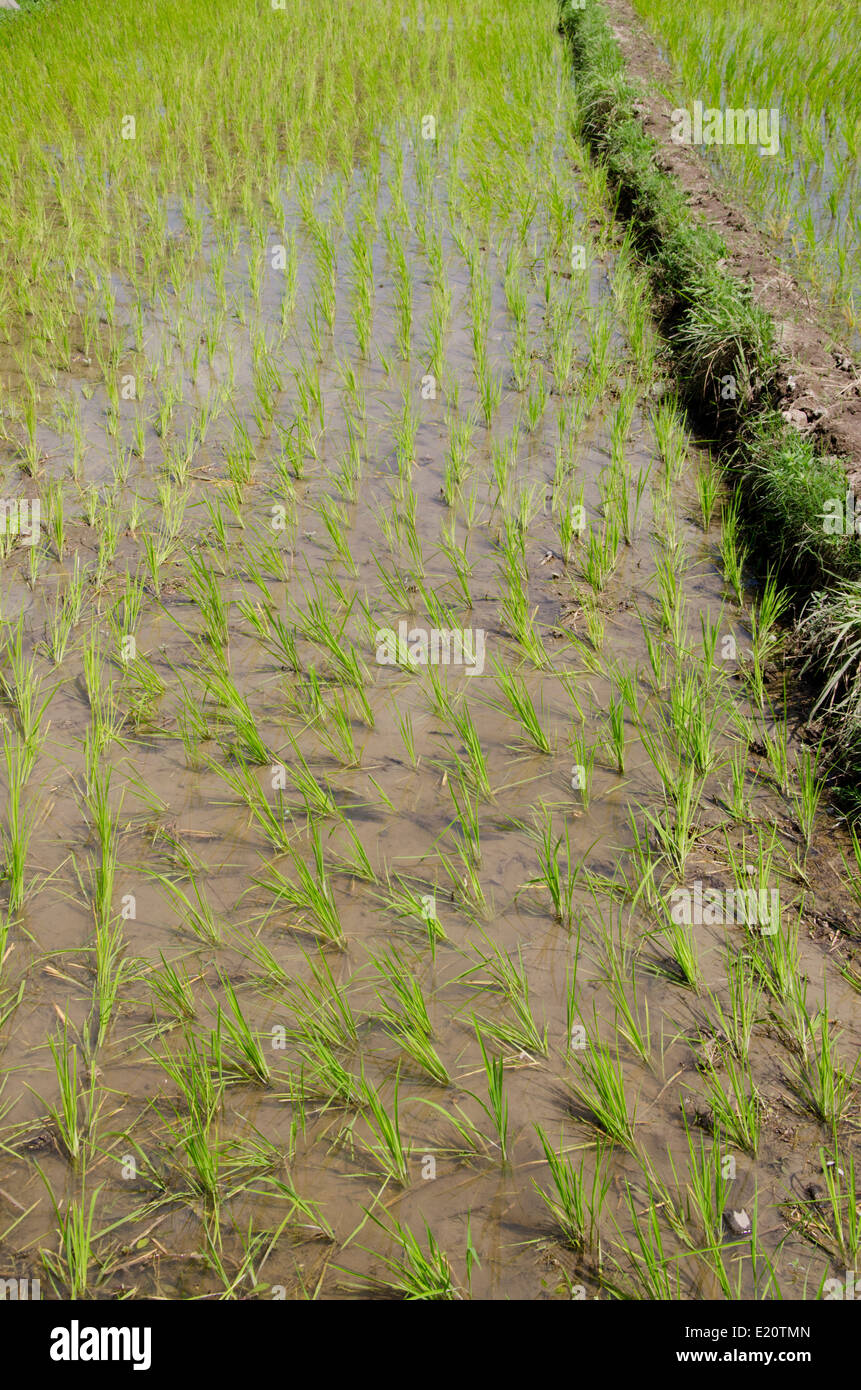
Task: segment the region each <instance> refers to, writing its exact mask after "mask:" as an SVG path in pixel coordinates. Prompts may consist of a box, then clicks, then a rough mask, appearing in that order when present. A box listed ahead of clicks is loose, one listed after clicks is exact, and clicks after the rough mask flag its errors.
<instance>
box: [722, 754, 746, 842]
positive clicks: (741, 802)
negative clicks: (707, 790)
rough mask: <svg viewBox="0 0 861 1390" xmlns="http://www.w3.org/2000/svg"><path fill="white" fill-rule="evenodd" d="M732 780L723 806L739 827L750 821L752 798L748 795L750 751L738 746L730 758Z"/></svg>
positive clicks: (728, 785)
mask: <svg viewBox="0 0 861 1390" xmlns="http://www.w3.org/2000/svg"><path fill="white" fill-rule="evenodd" d="M728 761H729V769H730V780H729V782H728V784H727V787H726V792H725V796H724V798H723V801H722V805H723V806H724V807H725V809H726V810H727V811H729V814H730V815H731V816H732V819H733V821H735V823H736V824H737V825H742V824H744V823H745V822H747V821H749V820H750V815H751V810H750V798H749V797H748V793H747V770H748V750H747V747H746V746H745V745H744V744H738V745H736V746H735V747H734V748H733V749H732V752H731V753H730V756H729V759H728Z"/></svg>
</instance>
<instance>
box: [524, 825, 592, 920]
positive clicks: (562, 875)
mask: <svg viewBox="0 0 861 1390" xmlns="http://www.w3.org/2000/svg"><path fill="white" fill-rule="evenodd" d="M526 833H527V835H528V836H529V839H530V840H531V841H532V843H533V844H534V845H535V848H536V852H537V854H538V863H539V865H540V868H541V873H540V874H539V875H538V876H537V877H536V878H530V879H527V881H526V883H525V884H524V885H523V888H522V889H520V890H518V891H519V892H523V891H525V890H526V889H527V888H537V887H544V888H546V889H547V892H548V894H549V897H550V902H551V904H552V907H553V915H554V917H555V919H556V921H557V922H561V923H562V925H563V926H564V927H566V928H567V929H568V930H569V931H570V930H571V926H572V923H573V921H574V916H575V908H574V900H575V894H576V892H577V885H578V883H579V880H580V877H581V875H582V873H583V867H584V863H585V857H582V858H581V859H579V861H578V860H576V859H575V857H574V856H573V855H572V853H571V831H570V828H569V825H568V821H567V820H566V822H565V830H564V832H563V834H562V835H556V834H554V830H553V815H552V812H550V811H547V810H545V812H544V818H543V823H542V824H539V825H536V827H535V828H534V829H527V831H526ZM563 847H564V848H563Z"/></svg>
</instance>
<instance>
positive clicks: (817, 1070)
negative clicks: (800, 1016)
mask: <svg viewBox="0 0 861 1390" xmlns="http://www.w3.org/2000/svg"><path fill="white" fill-rule="evenodd" d="M858 1066H859V1062H858V1061H857V1060H856V1062H855V1065H854V1066H853V1067H852V1070H851V1071H846V1070H845V1068H844V1067H843V1066H842V1065H841V1062H840V1058H839V1055H838V1052H837V1043H836V1037H835V1035H834V1033H833V1032H832V1028H831V1020H830V1019H829V1016H828V1002H827V1000H826V1002H825V1004H824V1006H823V1008H822V1009H821V1010H819V1012H818V1013H817V1014H816V1016H815V1017H814V1018H813V1019H812V1020H811V1022H810V1046H809V1048H808V1050H807V1052H806V1054H805V1056H804V1057H803V1058H802V1059H801V1060H800V1061H799V1062H798V1064H797V1066H796V1068H795V1072H794V1076H793V1084H794V1086H795V1089H796V1090H797V1093H798V1095H799V1097H800V1099H801V1100H802V1102H803V1103H804V1105H806V1106H807V1107H808V1109H809V1110H810V1111H811V1112H812V1113H813V1114H814V1115H815V1116H816V1118H817V1119H819V1120H821V1121H822V1123H823V1124H826V1125H831V1126H832V1128H833V1129H834V1130H835V1131H836V1127H837V1125H838V1124H839V1123H840V1121H841V1120H842V1119H843V1117H844V1115H846V1114H847V1112H848V1111H849V1108H850V1106H851V1105H853V1104H855V1103H857V1102H856V1098H855V1092H854V1081H855V1073H856V1072H857V1070H858Z"/></svg>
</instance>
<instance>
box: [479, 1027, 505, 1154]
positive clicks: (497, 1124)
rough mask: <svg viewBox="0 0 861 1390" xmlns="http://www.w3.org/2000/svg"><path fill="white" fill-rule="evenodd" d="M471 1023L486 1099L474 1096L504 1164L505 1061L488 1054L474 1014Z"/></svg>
mask: <svg viewBox="0 0 861 1390" xmlns="http://www.w3.org/2000/svg"><path fill="white" fill-rule="evenodd" d="M472 1023H473V1027H474V1028H475V1036H476V1037H477V1038H478V1045H479V1047H480V1048H481V1060H482V1062H483V1063H484V1071H485V1075H486V1077H487V1101H484V1100H482V1099H481V1097H480V1096H475V1097H474V1098H475V1099H476V1100H477V1101H478V1104H479V1105H480V1106H481V1108H482V1110H483V1111H484V1113H485V1114H486V1115H487V1116H488V1118H489V1119H490V1120H491V1121H492V1123H493V1127H494V1130H495V1133H496V1140H495V1141H494V1143H495V1145H496V1147H498V1149H499V1155H500V1158H501V1160H502V1163H503V1166H505V1165H507V1163H508V1096H507V1094H506V1091H505V1077H504V1070H505V1063H504V1061H503V1059H502V1058H501V1057H496V1056H490V1055H489V1054H488V1051H487V1048H486V1047H485V1045H484V1038H483V1037H482V1035H481V1029H480V1028H479V1026H478V1019H477V1018H476V1017H475V1015H473V1019H472Z"/></svg>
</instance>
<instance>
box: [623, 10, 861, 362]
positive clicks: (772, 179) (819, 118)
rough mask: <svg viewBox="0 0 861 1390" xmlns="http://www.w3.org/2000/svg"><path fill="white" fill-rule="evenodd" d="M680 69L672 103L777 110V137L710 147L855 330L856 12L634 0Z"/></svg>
mask: <svg viewBox="0 0 861 1390" xmlns="http://www.w3.org/2000/svg"><path fill="white" fill-rule="evenodd" d="M632 7H633V9H634V10H635V12H636V13H637V14H638V15H639V16H640V17H641V18H642V19H643V20H644V21H645V23H646V24H647V26H648V28H649V30H650V31H651V33H652V35H653V36H654V38H655V39H656V41H657V42H658V44H659V46H660V49H661V52H662V53H663V55H664V56H665V58H666V60H667V62H668V63H669V64H670V67H671V69H672V72H673V82H672V83H671V84H670V89H668V90H667V93H666V95H667V96H668V97H669V98H670V99H671V100H672V102H673V104H675V103H676V102H677V101H678V102H679V103H680V104H682V105H685V106H686V105H688V104H689V103H690V102H691V101H694V100H700V101H702V102H703V104H704V105H705V106H707V107H708V106H712V107H718V108H722V107H726V106H730V107H737V108H754V109H759V108H762V109H766V110H771V109H774V110H776V111H778V112H779V113H780V147H779V149H778V151H777V152H776V153H775V154H774V155H773V156H769V157H762V156H761V155H760V152H759V149H758V148H757V147H756V145H754V144H752V145H739V146H736V147H731V148H727V147H726V146H719V145H710V146H708V147H705V148H704V152H705V153H706V155H707V157H708V159H709V161H710V163H711V164H712V165H713V167H714V168H715V169H716V170H717V171H718V172H719V173H720V175H721V177H722V178H723V179H724V180H725V181H726V184H727V185H728V186H729V187H730V188H731V189H732V190H733V191H735V192H737V193H739V194H740V195H741V196H742V198H743V199H744V200H745V201H746V202H747V203H748V204H749V205H750V206H751V207H752V208H753V209H754V211H755V212H756V213H757V214H758V216H759V219H760V221H761V223H762V225H763V226H764V227H765V228H766V230H768V231H769V232H770V233H771V234H772V235H773V236H774V237H775V238H776V240H777V242H778V244H779V245H780V246H781V247H782V250H783V253H784V255H785V257H786V259H787V261H788V262H789V263H790V264H791V265H792V267H793V269H794V270H796V271H800V272H802V273H803V274H805V275H806V277H807V279H808V281H809V282H810V283H812V285H813V286H814V287H815V289H816V292H817V294H818V295H819V296H821V297H822V299H823V300H825V301H827V302H830V304H831V305H832V306H833V307H834V309H835V310H837V312H838V313H839V314H840V316H841V317H842V319H843V320H844V322H845V323H846V324H848V325H849V326H850V327H851V329H852V330H853V331H854V336H855V341H856V344H857V337H858V328H859V312H861V310H860V309H859V294H861V222H859V211H858V207H859V175H860V174H861V165H859V151H861V55H859V49H858V18H859V16H858V10H857V8H856V7H855V6H853V5H843V4H841V3H840V2H839V0H800V3H798V4H796V5H793V7H792V10H791V12H790V11H787V8H786V6H785V5H784V4H781V3H780V0H732V3H731V4H727V5H720V6H714V5H712V6H700V7H698V8H697V7H694V8H692V7H691V6H690V5H687V4H685V3H683V0H632Z"/></svg>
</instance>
